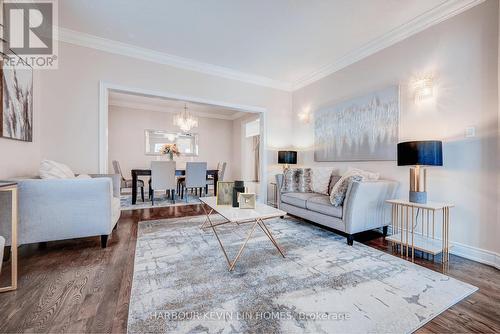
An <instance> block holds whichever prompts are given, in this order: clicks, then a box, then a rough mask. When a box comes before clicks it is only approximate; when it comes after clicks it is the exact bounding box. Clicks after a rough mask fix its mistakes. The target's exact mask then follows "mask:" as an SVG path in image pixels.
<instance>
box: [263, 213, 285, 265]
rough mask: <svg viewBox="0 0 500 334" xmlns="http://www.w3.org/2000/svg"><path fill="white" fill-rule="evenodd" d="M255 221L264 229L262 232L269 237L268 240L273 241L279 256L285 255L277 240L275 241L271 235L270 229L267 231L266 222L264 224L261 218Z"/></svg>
mask: <svg viewBox="0 0 500 334" xmlns="http://www.w3.org/2000/svg"><path fill="white" fill-rule="evenodd" d="M257 223H258V224H259V227H260V228H261V229H262V231H264V233H265V234H266V235H267V237H268V238H269V240H271V242H272V243H273V245H274V247H276V249H277V250H278V252H280V254H281V256H283V257H285V254H283V250H282V249H281V247H280V246H279V245H278V242H276V239H274V237H273V235H272V234H271V231H269V229H268V228H267V226H266V224H264V221H263V220H262V219H259V220H258V221H257Z"/></svg>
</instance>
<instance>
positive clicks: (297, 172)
mask: <svg viewBox="0 0 500 334" xmlns="http://www.w3.org/2000/svg"><path fill="white" fill-rule="evenodd" d="M281 192H282V193H290V192H301V193H307V192H312V187H311V169H310V168H288V169H286V170H285V172H284V174H283V185H282V186H281Z"/></svg>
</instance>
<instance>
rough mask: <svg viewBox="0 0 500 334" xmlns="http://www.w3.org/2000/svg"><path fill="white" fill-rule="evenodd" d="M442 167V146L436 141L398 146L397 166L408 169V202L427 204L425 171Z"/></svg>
mask: <svg viewBox="0 0 500 334" xmlns="http://www.w3.org/2000/svg"><path fill="white" fill-rule="evenodd" d="M442 165H443V144H442V142H441V141H438V140H423V141H408V142H403V143H399V144H398V166H414V167H412V168H410V202H413V203H421V204H425V203H427V169H426V168H421V167H422V166H424V167H425V166H442Z"/></svg>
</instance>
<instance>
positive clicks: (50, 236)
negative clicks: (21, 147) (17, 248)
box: [0, 174, 121, 247]
mask: <svg viewBox="0 0 500 334" xmlns="http://www.w3.org/2000/svg"><path fill="white" fill-rule="evenodd" d="M91 177H92V178H91V179H78V178H72V179H40V178H20V179H15V181H17V182H18V189H19V195H18V196H19V222H18V244H19V245H23V244H30V243H36V242H47V241H55V240H64V239H73V238H82V237H90V236H100V237H101V246H102V247H106V245H107V240H108V236H109V235H110V234H111V232H112V231H113V228H114V227H115V225H116V223H117V222H118V219H119V218H120V213H121V207H120V176H119V175H115V174H108V175H91ZM4 195H7V196H6V197H4V198H2V197H3V196H4ZM9 196H10V194H0V235H2V236H4V237H5V239H6V245H10V244H11V241H10V235H11V225H10V205H11V204H10V197H9Z"/></svg>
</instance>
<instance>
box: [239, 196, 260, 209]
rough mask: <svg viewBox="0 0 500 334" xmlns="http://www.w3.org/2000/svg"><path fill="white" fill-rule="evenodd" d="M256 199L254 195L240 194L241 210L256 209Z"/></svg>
mask: <svg viewBox="0 0 500 334" xmlns="http://www.w3.org/2000/svg"><path fill="white" fill-rule="evenodd" d="M255 198H256V196H255V194H254V193H239V194H238V203H239V205H240V209H255Z"/></svg>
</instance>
